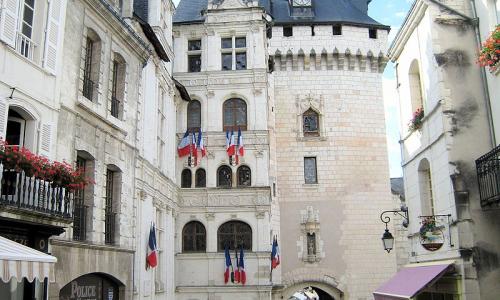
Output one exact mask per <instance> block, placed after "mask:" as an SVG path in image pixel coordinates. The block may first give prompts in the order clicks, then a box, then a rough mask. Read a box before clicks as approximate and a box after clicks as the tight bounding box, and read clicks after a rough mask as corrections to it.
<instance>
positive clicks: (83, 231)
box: [73, 203, 89, 241]
mask: <svg viewBox="0 0 500 300" xmlns="http://www.w3.org/2000/svg"><path fill="white" fill-rule="evenodd" d="M88 208H89V207H88V206H87V205H82V204H77V203H75V209H74V210H73V239H74V240H75V241H85V240H87V211H88Z"/></svg>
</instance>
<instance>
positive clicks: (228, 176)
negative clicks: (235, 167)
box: [217, 166, 233, 187]
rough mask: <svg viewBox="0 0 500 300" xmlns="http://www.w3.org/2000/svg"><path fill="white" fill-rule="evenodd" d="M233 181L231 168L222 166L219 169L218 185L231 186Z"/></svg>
mask: <svg viewBox="0 0 500 300" xmlns="http://www.w3.org/2000/svg"><path fill="white" fill-rule="evenodd" d="M232 182H233V174H232V171H231V168H230V167H228V166H222V167H220V168H219V169H218V170H217V186H218V187H231V186H232Z"/></svg>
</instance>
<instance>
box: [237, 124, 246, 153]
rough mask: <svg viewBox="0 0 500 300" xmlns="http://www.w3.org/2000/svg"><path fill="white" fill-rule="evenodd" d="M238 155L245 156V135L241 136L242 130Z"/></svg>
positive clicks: (239, 134)
mask: <svg viewBox="0 0 500 300" xmlns="http://www.w3.org/2000/svg"><path fill="white" fill-rule="evenodd" d="M238 155H239V156H243V155H245V148H244V146H243V135H241V129H238Z"/></svg>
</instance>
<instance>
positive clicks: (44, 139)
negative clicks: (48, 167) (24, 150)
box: [38, 124, 52, 158]
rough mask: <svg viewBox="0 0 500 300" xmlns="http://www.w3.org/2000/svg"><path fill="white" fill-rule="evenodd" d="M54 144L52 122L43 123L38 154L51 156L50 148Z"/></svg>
mask: <svg viewBox="0 0 500 300" xmlns="http://www.w3.org/2000/svg"><path fill="white" fill-rule="evenodd" d="M51 144H52V126H51V125H50V124H42V128H41V131H40V145H39V147H38V148H39V151H38V154H40V155H43V156H45V157H47V158H50V148H51Z"/></svg>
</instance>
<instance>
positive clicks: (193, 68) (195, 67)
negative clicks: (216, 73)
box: [188, 55, 201, 72]
mask: <svg viewBox="0 0 500 300" xmlns="http://www.w3.org/2000/svg"><path fill="white" fill-rule="evenodd" d="M188 71H189V72H200V71H201V55H188Z"/></svg>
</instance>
